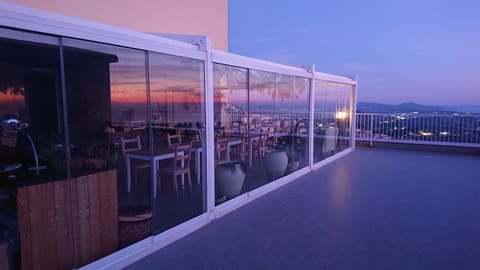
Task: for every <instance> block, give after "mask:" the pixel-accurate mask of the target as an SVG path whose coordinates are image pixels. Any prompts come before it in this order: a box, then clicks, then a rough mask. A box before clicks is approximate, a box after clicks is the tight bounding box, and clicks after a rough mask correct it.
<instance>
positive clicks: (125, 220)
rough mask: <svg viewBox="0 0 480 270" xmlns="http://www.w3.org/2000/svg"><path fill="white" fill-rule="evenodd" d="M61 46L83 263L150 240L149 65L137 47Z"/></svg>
mask: <svg viewBox="0 0 480 270" xmlns="http://www.w3.org/2000/svg"><path fill="white" fill-rule="evenodd" d="M63 43H64V46H65V47H64V62H65V78H66V91H67V104H68V125H69V134H70V143H71V152H72V165H73V164H75V167H73V166H72V194H73V195H72V196H73V197H74V199H73V201H72V209H73V211H72V212H73V216H74V218H73V228H74V232H73V234H74V238H75V240H76V245H78V248H76V249H75V251H76V259H77V261H76V266H82V265H85V264H86V263H89V262H91V261H93V260H95V259H98V258H99V257H102V256H106V255H108V254H109V253H111V252H113V251H115V250H117V249H119V248H122V247H124V246H127V245H129V244H132V243H134V242H137V241H139V240H141V239H143V238H145V237H147V236H149V235H150V221H151V216H152V209H151V196H150V194H151V181H150V167H151V166H150V150H149V149H150V147H149V145H150V143H149V137H148V129H147V89H146V75H145V74H146V70H145V63H146V61H145V52H143V51H139V50H133V49H128V48H123V47H117V46H111V45H105V44H99V43H94V42H87V41H80V40H73V39H64V42H63ZM77 208H78V209H77ZM117 208H118V212H117ZM76 215H78V219H76V218H75V216H76ZM85 235H86V236H85ZM85 237H87V238H85ZM88 241H91V243H90V242H88ZM88 243H90V244H91V246H88V247H87V246H84V245H88ZM93 247H95V248H93Z"/></svg>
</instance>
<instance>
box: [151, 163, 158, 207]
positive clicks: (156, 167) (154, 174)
mask: <svg viewBox="0 0 480 270" xmlns="http://www.w3.org/2000/svg"><path fill="white" fill-rule="evenodd" d="M159 162H160V161H159V160H155V159H154V160H153V172H154V173H153V185H152V188H153V199H156V198H157V185H158V182H157V169H158V163H159Z"/></svg>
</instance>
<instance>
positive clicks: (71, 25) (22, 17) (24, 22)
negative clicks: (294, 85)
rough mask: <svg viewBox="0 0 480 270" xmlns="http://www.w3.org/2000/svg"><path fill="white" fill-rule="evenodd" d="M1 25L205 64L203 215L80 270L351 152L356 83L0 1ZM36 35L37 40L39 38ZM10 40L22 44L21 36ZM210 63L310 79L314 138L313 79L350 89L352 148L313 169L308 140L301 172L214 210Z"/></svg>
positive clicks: (134, 251)
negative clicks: (177, 57) (347, 85)
mask: <svg viewBox="0 0 480 270" xmlns="http://www.w3.org/2000/svg"><path fill="white" fill-rule="evenodd" d="M0 26H3V27H11V28H15V29H18V30H27V31H32V32H38V33H41V34H42V35H43V34H47V35H53V36H59V37H67V38H74V39H83V40H88V41H94V42H100V43H107V44H112V45H117V46H124V47H130V48H134V49H139V50H144V51H151V52H157V53H164V54H169V55H175V56H181V57H187V58H192V59H198V60H203V61H204V68H205V91H206V92H205V107H206V111H205V117H206V119H205V120H206V149H208V151H205V152H206V154H205V156H206V162H205V164H206V165H205V166H206V174H204V175H205V176H206V182H207V184H206V186H204V189H203V190H204V192H206V206H205V209H206V212H204V213H203V214H201V215H199V216H197V217H195V218H193V219H191V220H188V221H186V222H184V223H182V224H180V225H178V226H176V227H174V228H172V229H170V230H168V231H165V232H162V233H161V234H159V235H155V236H151V237H148V238H146V239H144V240H142V241H140V242H137V243H135V244H133V245H131V246H129V247H126V248H124V249H122V250H119V251H116V252H114V253H113V254H110V255H108V256H106V257H104V258H102V259H99V260H97V261H95V262H92V263H90V264H88V265H86V266H84V267H82V269H106V268H109V269H117V268H122V267H124V266H126V265H128V264H131V263H133V262H134V261H136V260H139V259H141V258H143V257H145V256H147V255H149V254H151V253H152V252H155V251H156V250H158V249H161V248H163V247H164V246H166V245H168V244H170V243H172V242H174V241H176V240H178V239H180V238H182V237H184V236H185V235H187V234H189V233H191V232H193V231H195V230H197V229H198V228H200V227H202V226H204V225H206V224H208V223H209V222H210V221H211V220H213V219H216V218H219V217H221V216H223V215H224V214H226V213H228V212H231V211H232V210H234V209H236V208H238V207H241V206H243V205H245V204H247V203H249V202H251V201H253V200H255V199H256V198H258V197H260V196H263V195H264V194H267V193H269V192H271V191H273V190H275V189H277V188H279V187H281V186H283V185H285V184H287V183H289V182H292V181H294V180H295V179H297V178H299V177H300V176H302V175H305V174H307V173H309V172H311V171H312V170H315V169H318V168H320V167H322V166H324V165H325V164H328V163H329V162H331V161H333V160H336V159H338V158H340V157H342V156H344V155H346V154H348V153H350V152H351V151H353V149H354V140H355V139H354V137H355V136H354V134H355V133H354V130H355V125H354V119H355V117H354V113H355V104H356V83H357V82H356V80H352V79H350V78H346V77H341V76H336V75H330V74H326V73H321V72H316V71H315V66H314V65H312V66H309V67H307V68H301V67H292V66H287V65H282V64H277V63H272V62H268V61H263V60H259V59H254V58H249V57H244V56H239V55H235V54H230V53H227V52H221V51H217V50H212V49H211V46H210V40H209V39H208V38H206V39H205V44H201V46H196V45H192V44H188V43H185V42H181V41H176V40H171V39H168V38H165V37H161V36H158V35H153V34H146V33H139V32H135V31H130V30H126V29H122V28H119V27H114V26H109V25H105V24H101V23H95V22H91V21H87V20H83V19H78V18H73V17H68V16H63V15H58V14H54V13H49V12H44V11H39V10H35V9H31V8H27V7H23V6H19V5H16V4H11V3H4V2H0ZM8 32H10V33H14V32H12V31H11V30H9V29H5V28H2V29H0V36H1V35H8ZM39 36H40V35H39ZM14 38H17V39H22V37H21V35H20V36H16V37H14ZM213 63H220V64H226V65H231V66H239V67H242V68H246V69H255V70H261V71H268V72H273V73H279V74H284V75H291V76H297V77H303V78H308V79H310V82H311V84H310V95H309V108H310V112H309V119H310V120H309V135H310V138H313V114H314V110H313V109H314V97H315V80H316V79H318V80H324V81H331V82H336V83H343V84H349V85H351V86H352V96H351V97H352V98H351V106H350V110H351V116H352V115H353V121H351V128H352V131H353V132H352V133H351V135H352V137H353V138H352V144H351V147H350V148H348V149H346V150H344V151H342V152H341V153H338V154H336V155H334V156H332V157H329V158H327V159H325V160H322V161H321V162H319V163H316V164H314V161H313V139H310V140H309V144H308V149H309V166H307V167H305V168H303V169H300V170H298V171H296V172H294V173H292V174H290V175H287V176H285V177H282V178H280V179H278V180H276V181H273V182H271V183H269V184H267V185H264V186H262V187H260V188H257V189H255V190H252V191H250V192H247V193H245V194H242V195H240V196H238V197H236V198H235V199H232V200H230V201H227V202H225V203H223V204H221V205H219V206H215V202H214V200H215V198H214V169H215V168H214V162H213V161H214V153H213V149H214V129H213V126H214V108H213V106H214V103H213V69H212V67H213Z"/></svg>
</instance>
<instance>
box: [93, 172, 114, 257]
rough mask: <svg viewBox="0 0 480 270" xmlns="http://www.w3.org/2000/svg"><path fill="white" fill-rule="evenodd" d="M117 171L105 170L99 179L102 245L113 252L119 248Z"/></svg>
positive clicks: (105, 249)
mask: <svg viewBox="0 0 480 270" xmlns="http://www.w3.org/2000/svg"><path fill="white" fill-rule="evenodd" d="M116 179H117V171H115V170H112V171H108V172H105V173H104V174H102V175H101V178H100V179H99V180H98V183H99V185H98V187H99V190H100V192H99V196H100V197H99V198H100V205H101V208H100V211H101V216H100V218H101V220H100V223H101V224H103V226H102V227H101V236H102V238H101V241H100V243H101V245H102V250H104V251H105V252H107V253H111V252H113V251H115V250H117V249H118V199H117V192H112V191H116V190H117V181H116Z"/></svg>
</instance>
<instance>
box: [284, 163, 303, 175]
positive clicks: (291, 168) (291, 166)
mask: <svg viewBox="0 0 480 270" xmlns="http://www.w3.org/2000/svg"><path fill="white" fill-rule="evenodd" d="M298 167H300V161H298V160H290V161H289V162H288V165H287V169H286V170H285V175H287V174H291V173H292V172H294V171H296V170H298Z"/></svg>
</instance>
